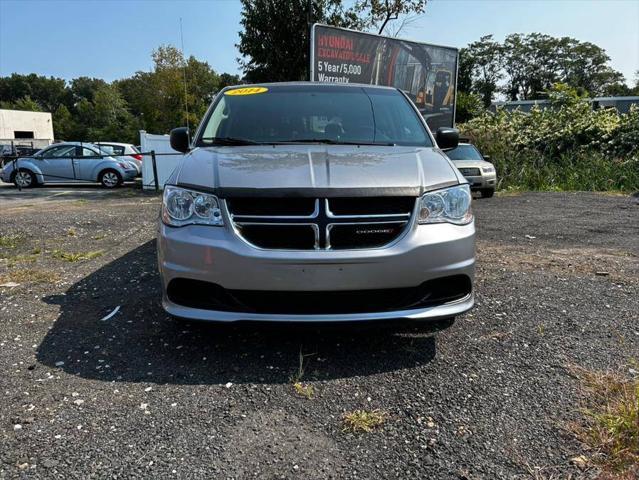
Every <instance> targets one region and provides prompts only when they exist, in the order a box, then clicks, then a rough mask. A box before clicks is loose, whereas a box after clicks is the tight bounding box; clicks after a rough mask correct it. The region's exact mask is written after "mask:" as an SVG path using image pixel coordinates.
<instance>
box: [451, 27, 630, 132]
mask: <svg viewBox="0 0 639 480" xmlns="http://www.w3.org/2000/svg"><path fill="white" fill-rule="evenodd" d="M609 62H610V57H609V56H608V55H607V54H606V51H605V50H604V49H603V48H601V47H599V46H597V45H595V44H593V43H590V42H580V41H579V40H576V39H574V38H570V37H552V36H550V35H544V34H541V33H531V34H527V35H525V34H521V33H514V34H511V35H508V36H507V37H506V38H505V39H504V41H503V42H497V41H495V39H494V38H493V36H492V35H487V36H484V37H481V38H480V39H479V40H477V41H476V42H473V43H471V44H469V45H468V46H467V47H465V48H462V49H461V50H460V52H459V77H458V90H459V93H460V94H459V97H458V105H459V107H460V110H461V111H460V112H459V113H460V115H458V118H459V119H461V120H462V121H463V120H464V119H467V118H470V117H472V116H474V115H476V114H477V113H478V112H481V111H482V110H483V108H484V107H487V106H489V105H490V103H491V102H492V101H493V100H494V99H495V97H496V96H497V95H501V96H502V98H505V99H507V100H538V99H546V98H547V97H548V92H549V91H551V90H552V88H553V86H554V85H558V84H563V85H567V86H569V87H572V88H573V89H575V91H576V92H577V94H579V95H580V96H587V97H597V96H615V95H639V71H638V72H637V79H636V84H635V86H634V87H629V86H628V85H627V84H626V82H625V78H624V76H623V75H622V74H621V72H618V71H616V70H615V69H613V68H612V67H610V66H609V65H608V63H609Z"/></svg>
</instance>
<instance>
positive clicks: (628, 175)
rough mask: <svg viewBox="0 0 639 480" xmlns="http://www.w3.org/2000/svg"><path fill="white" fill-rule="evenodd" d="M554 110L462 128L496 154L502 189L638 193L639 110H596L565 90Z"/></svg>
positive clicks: (483, 119)
mask: <svg viewBox="0 0 639 480" xmlns="http://www.w3.org/2000/svg"><path fill="white" fill-rule="evenodd" d="M549 96H550V100H551V103H550V107H549V108H546V109H545V110H540V109H538V108H534V109H533V110H532V111H531V112H530V113H524V112H520V111H514V112H507V111H503V110H501V111H499V112H497V113H495V114H493V113H485V114H483V115H481V116H479V117H476V118H473V119H472V120H470V121H468V122H466V123H463V124H461V125H460V130H461V132H462V134H464V135H466V136H468V137H469V138H470V139H471V141H472V142H473V143H474V144H476V145H477V146H478V148H479V149H480V150H481V151H482V152H483V153H484V154H488V155H490V156H491V161H492V162H493V163H494V164H495V167H496V169H497V178H498V182H499V183H498V188H499V189H509V188H510V189H529V190H591V191H606V190H621V191H629V192H636V191H639V108H637V107H636V106H633V108H631V109H630V112H628V113H625V114H620V113H619V112H617V111H616V110H614V109H602V110H593V109H592V108H591V106H590V104H589V103H588V102H587V101H586V100H585V99H583V98H580V97H579V96H577V94H576V93H575V92H574V91H572V90H570V89H569V88H568V87H566V86H562V85H558V86H556V88H555V90H553V91H551V92H550V94H549Z"/></svg>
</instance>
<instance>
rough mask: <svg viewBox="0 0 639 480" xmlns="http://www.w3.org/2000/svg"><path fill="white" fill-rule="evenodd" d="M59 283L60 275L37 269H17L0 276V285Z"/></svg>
mask: <svg viewBox="0 0 639 480" xmlns="http://www.w3.org/2000/svg"><path fill="white" fill-rule="evenodd" d="M58 281H60V275H58V274H57V273H56V272H51V271H48V270H39V269H24V270H23V269H17V270H11V271H9V272H8V273H5V274H3V275H0V284H1V283H9V282H15V283H56V282H58Z"/></svg>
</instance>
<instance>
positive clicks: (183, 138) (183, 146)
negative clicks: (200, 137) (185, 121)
mask: <svg viewBox="0 0 639 480" xmlns="http://www.w3.org/2000/svg"><path fill="white" fill-rule="evenodd" d="M170 139H171V148H172V149H173V150H177V151H178V152H182V153H186V152H188V151H189V150H190V149H191V145H190V139H189V129H188V128H186V127H180V128H174V129H173V130H171V136H170Z"/></svg>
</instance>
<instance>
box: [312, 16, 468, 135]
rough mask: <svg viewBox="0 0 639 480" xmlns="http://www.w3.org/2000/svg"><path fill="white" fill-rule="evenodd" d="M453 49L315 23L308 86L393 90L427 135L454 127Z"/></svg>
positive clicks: (454, 63) (454, 56) (455, 70)
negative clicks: (420, 118)
mask: <svg viewBox="0 0 639 480" xmlns="http://www.w3.org/2000/svg"><path fill="white" fill-rule="evenodd" d="M458 53H459V52H458V50H457V49H456V48H452V47H442V46H438V45H430V44H426V43H418V42H410V41H408V40H400V39H397V38H390V37H382V36H380V35H374V34H370V33H362V32H357V31H355V30H348V29H345V28H338V27H331V26H328V25H322V24H319V23H316V24H315V25H313V29H312V31H311V70H310V71H311V75H310V77H311V81H315V82H328V83H364V84H370V85H386V86H391V87H396V88H398V89H400V90H402V91H403V92H404V93H406V95H408V96H409V97H410V98H411V100H412V101H413V102H414V103H415V105H417V108H418V109H419V111H420V112H421V113H422V115H423V116H424V118H425V119H426V121H427V122H428V125H429V126H430V128H431V129H432V130H435V129H437V128H438V127H452V126H453V124H454V123H455V96H456V87H457V63H458V56H459V55H458Z"/></svg>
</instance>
